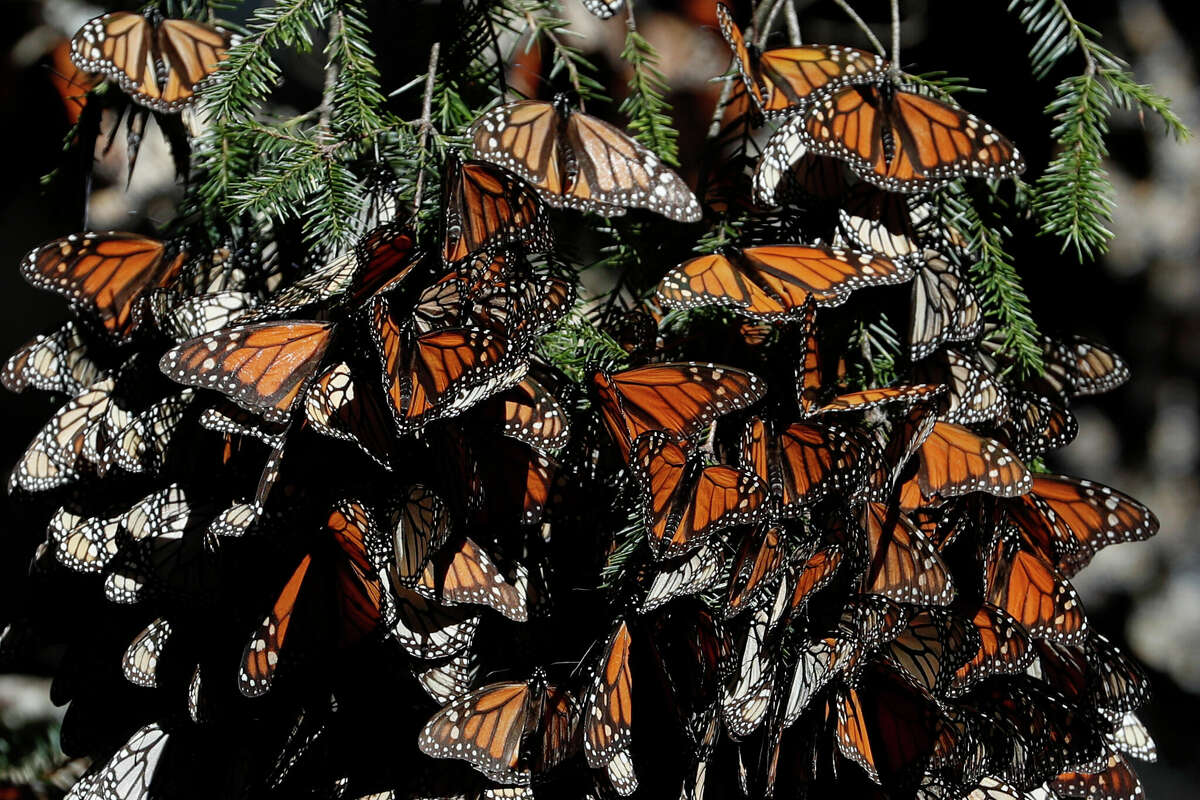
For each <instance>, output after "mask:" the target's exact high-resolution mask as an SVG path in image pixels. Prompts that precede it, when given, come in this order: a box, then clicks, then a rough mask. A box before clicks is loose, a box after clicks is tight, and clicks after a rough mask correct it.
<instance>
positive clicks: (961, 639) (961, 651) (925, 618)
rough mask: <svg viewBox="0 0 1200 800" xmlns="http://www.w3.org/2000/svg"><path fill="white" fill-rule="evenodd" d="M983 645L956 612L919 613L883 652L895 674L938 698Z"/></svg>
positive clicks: (929, 610)
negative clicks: (894, 669)
mask: <svg viewBox="0 0 1200 800" xmlns="http://www.w3.org/2000/svg"><path fill="white" fill-rule="evenodd" d="M981 644H982V641H981V637H980V635H979V633H978V631H977V630H976V628H975V626H974V625H973V624H972V622H971V621H970V620H968V619H965V618H964V617H963V616H962V615H961V614H959V613H958V612H957V611H948V610H946V609H939V608H933V609H928V610H925V611H921V612H919V613H918V614H917V615H916V616H914V617H913V618H912V619H910V620H909V621H908V627H906V628H905V629H904V630H902V631H901V632H900V634H899V635H898V636H897V637H896V638H895V639H893V640H892V642H891V644H889V645H888V646H887V649H886V650H885V652H884V657H885V658H886V659H887V661H888V662H889V663H890V664H891V665H892V666H893V667H895V668H896V670H897V674H899V675H900V676H901V677H903V678H905V679H907V680H909V681H911V682H912V683H913V685H914V686H916V687H917V688H918V689H921V690H922V691H924V692H926V693H928V694H929V695H931V696H941V695H942V694H943V693H944V690H945V688H946V687H947V686H948V685H949V683H950V681H951V680H952V679H953V678H954V675H955V672H956V671H957V670H958V668H959V667H961V666H962V665H963V664H964V663H965V662H966V661H967V660H968V659H970V658H971V657H972V656H973V655H975V653H976V652H977V651H978V649H979V647H980V645H981Z"/></svg>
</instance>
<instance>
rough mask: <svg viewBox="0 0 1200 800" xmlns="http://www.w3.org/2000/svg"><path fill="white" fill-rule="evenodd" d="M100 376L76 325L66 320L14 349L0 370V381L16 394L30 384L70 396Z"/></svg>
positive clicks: (101, 372) (98, 368)
mask: <svg viewBox="0 0 1200 800" xmlns="http://www.w3.org/2000/svg"><path fill="white" fill-rule="evenodd" d="M102 376H103V370H101V369H100V366H99V365H98V364H96V362H95V361H93V360H92V359H91V358H90V357H89V356H88V345H87V342H86V341H84V339H83V337H82V335H81V334H80V331H79V328H78V327H76V325H75V323H74V322H70V321H68V322H66V323H64V324H63V326H62V327H61V328H59V329H58V330H56V331H54V332H53V333H49V334H41V333H39V334H38V335H37V336H35V337H34V338H33V339H32V340H31V341H29V342H27V343H26V344H24V345H23V346H22V347H21V349H19V350H17V352H15V353H13V354H12V355H11V356H10V357H9V359H8V361H6V362H5V364H4V369H3V371H2V372H0V384H3V386H4V388H5V389H8V390H9V391H10V392H16V393H18V394H19V393H21V392H24V391H25V390H26V389H28V388H29V387H31V386H32V387H33V388H34V389H37V390H39V391H43V392H57V393H59V394H69V395H72V396H73V395H77V394H79V393H80V392H82V391H83V390H84V389H85V388H86V387H88V386H91V385H92V384H93V383H95V382H96V381H97V380H99V379H100V378H101V377H102Z"/></svg>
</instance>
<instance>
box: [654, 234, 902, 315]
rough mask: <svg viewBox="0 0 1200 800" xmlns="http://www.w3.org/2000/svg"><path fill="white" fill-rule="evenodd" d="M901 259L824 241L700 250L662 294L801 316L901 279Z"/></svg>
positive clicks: (673, 300)
mask: <svg viewBox="0 0 1200 800" xmlns="http://www.w3.org/2000/svg"><path fill="white" fill-rule="evenodd" d="M912 275H913V273H912V271H911V269H910V268H909V267H907V266H904V265H903V264H900V263H896V262H893V261H891V260H890V259H887V258H884V257H882V256H874V255H870V254H868V253H858V252H854V251H850V250H840V249H837V248H830V247H824V246H804V245H773V246H762V247H749V248H746V249H744V250H740V251H730V252H729V253H728V254H727V255H721V254H715V255H708V256H700V257H699V258H694V259H692V260H691V261H687V262H685V263H683V264H680V265H679V266H678V267H677V268H676V269H675V270H673V271H671V272H669V273H667V275H666V277H664V278H663V280H662V282H661V283H659V286H658V294H657V297H658V299H659V300H660V301H661V302H662V303H663V305H664V306H665V307H667V308H695V307H700V306H708V305H718V306H728V307H732V308H735V309H737V310H738V311H740V312H741V313H743V314H746V315H747V316H750V317H753V318H755V319H761V320H765V321H774V320H782V319H792V318H799V317H800V316H801V315H802V314H803V313H804V312H803V309H804V305H805V302H806V301H807V300H808V299H809V298H810V297H812V298H814V299H815V300H816V303H817V305H821V306H834V305H838V304H840V303H842V302H845V300H846V298H847V297H848V296H849V295H850V293H851V292H853V291H854V290H855V289H858V288H862V287H866V286H885V285H889V284H895V283H903V282H905V281H907V280H910V279H911V278H912Z"/></svg>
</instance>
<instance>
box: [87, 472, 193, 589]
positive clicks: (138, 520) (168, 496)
mask: <svg viewBox="0 0 1200 800" xmlns="http://www.w3.org/2000/svg"><path fill="white" fill-rule="evenodd" d="M198 521H199V517H198V516H197V512H196V510H195V509H193V508H192V504H191V502H190V501H189V499H188V497H187V495H186V493H185V492H184V491H183V490H182V489H181V488H180V487H179V486H178V485H177V484H171V485H170V486H168V487H167V488H165V489H163V490H161V491H159V492H155V493H154V494H151V495H148V496H146V497H144V498H142V500H140V501H139V502H138V503H136V504H135V505H134V506H133V507H132V508H130V509H129V511H127V512H126V513H125V515H124V517H123V518H122V520H121V533H122V535H123V536H122V538H123V539H124V543H123V545H122V547H121V550H120V552H119V553H118V554H117V556H116V557H115V558H114V559H113V561H112V563H111V565H110V566H109V568H108V570H107V574H106V575H105V577H104V592H105V595H106V596H107V597H108V599H109V600H111V601H112V602H114V603H118V604H123V605H129V604H132V603H137V602H142V601H145V600H149V599H153V598H164V599H168V600H169V601H170V602H171V603H173V604H175V605H177V606H190V605H193V604H195V603H197V602H199V601H202V599H203V598H204V596H205V595H206V593H208V592H211V591H212V590H213V587H214V586H215V585H216V583H217V571H216V566H217V561H216V558H215V556H214V555H213V553H214V551H215V549H216V548H215V545H214V542H213V540H212V536H211V534H209V533H208V532H207V531H203V530H199V529H198V528H197V523H198Z"/></svg>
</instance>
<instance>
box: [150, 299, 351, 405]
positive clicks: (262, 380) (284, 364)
mask: <svg viewBox="0 0 1200 800" xmlns="http://www.w3.org/2000/svg"><path fill="white" fill-rule="evenodd" d="M332 335H333V323H331V322H317V321H308V320H298V321H292V322H280V323H274V322H265V323H256V324H253V325H238V326H234V327H231V328H225V329H222V330H219V331H217V332H216V333H212V334H208V335H206V336H200V337H198V338H195V339H190V340H188V341H186V342H184V343H183V344H181V345H178V346H177V347H173V348H171V349H170V350H168V351H167V352H166V353H165V354H164V355H163V357H162V359H161V360H160V361H159V368H160V369H161V370H162V371H163V374H164V375H166V376H167V377H168V378H170V379H171V380H174V381H177V382H179V383H182V384H185V385H189V386H195V387H197V388H201V389H215V390H216V391H218V392H221V393H222V394H224V395H225V396H226V397H228V398H229V399H230V400H233V401H234V402H235V403H237V404H238V405H239V406H241V407H242V408H245V409H247V410H248V411H253V412H255V413H258V414H262V416H263V418H265V419H266V420H267V421H268V422H286V421H287V420H288V419H289V417H290V415H291V412H292V409H293V407H294V406H295V405H296V401H297V399H299V398H300V397H301V396H302V395H303V392H304V390H305V389H306V388H307V386H308V384H309V382H310V381H311V380H312V379H313V377H314V376H315V375H316V372H317V369H318V368H319V367H320V365H321V360H322V359H323V358H324V356H325V351H326V349H327V348H328V347H329V342H330V339H331V337H332Z"/></svg>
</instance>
